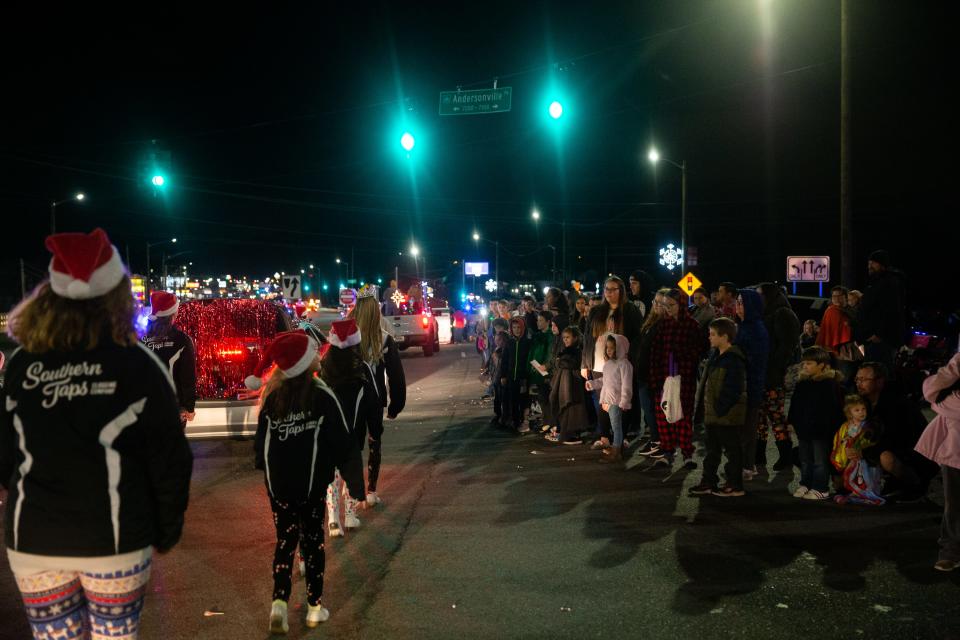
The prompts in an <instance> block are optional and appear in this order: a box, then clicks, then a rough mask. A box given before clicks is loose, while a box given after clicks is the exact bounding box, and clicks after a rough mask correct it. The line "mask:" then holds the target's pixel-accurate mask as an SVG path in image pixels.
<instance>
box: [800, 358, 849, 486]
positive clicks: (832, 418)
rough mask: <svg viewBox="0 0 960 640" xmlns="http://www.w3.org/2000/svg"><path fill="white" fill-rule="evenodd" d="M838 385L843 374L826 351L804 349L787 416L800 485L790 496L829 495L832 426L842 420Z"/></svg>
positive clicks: (841, 396) (841, 389)
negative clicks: (797, 445)
mask: <svg viewBox="0 0 960 640" xmlns="http://www.w3.org/2000/svg"><path fill="white" fill-rule="evenodd" d="M842 384H843V375H842V374H841V373H840V372H839V371H836V370H834V369H833V368H831V367H830V352H829V351H827V350H826V349H824V348H823V347H810V348H809V349H805V350H804V352H803V354H802V355H801V356H800V375H799V376H798V377H797V386H796V388H795V389H794V390H793V399H792V400H791V401H790V412H789V414H788V415H787V424H788V426H789V425H793V429H794V431H795V432H796V434H797V439H798V440H799V441H800V486H799V487H797V490H796V491H795V492H794V493H793V497H794V498H803V499H805V500H827V499H829V498H830V487H829V481H830V470H829V466H830V450H831V443H832V441H833V434H834V433H835V432H836V430H837V427H836V425H838V424H840V423H841V422H842V421H843V411H842V406H843V402H842V398H843V388H842V386H841V385H842Z"/></svg>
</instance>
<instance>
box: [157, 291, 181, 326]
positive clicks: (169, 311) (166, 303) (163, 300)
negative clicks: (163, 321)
mask: <svg viewBox="0 0 960 640" xmlns="http://www.w3.org/2000/svg"><path fill="white" fill-rule="evenodd" d="M179 308H180V301H179V300H177V296H175V295H173V294H172V293H168V292H166V291H152V292H151V293H150V319H151V320H156V319H157V318H166V317H167V316H172V315H175V314H176V313H177V309H179Z"/></svg>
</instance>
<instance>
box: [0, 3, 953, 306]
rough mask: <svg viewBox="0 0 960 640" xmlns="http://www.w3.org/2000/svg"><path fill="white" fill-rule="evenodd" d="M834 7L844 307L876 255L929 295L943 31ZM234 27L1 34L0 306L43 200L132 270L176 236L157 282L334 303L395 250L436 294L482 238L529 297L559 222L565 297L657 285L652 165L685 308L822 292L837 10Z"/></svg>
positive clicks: (51, 22)
mask: <svg viewBox="0 0 960 640" xmlns="http://www.w3.org/2000/svg"><path fill="white" fill-rule="evenodd" d="M299 4H301V5H302V4H304V3H299ZM851 4H852V5H853V7H852V10H851V20H852V27H851V32H852V35H851V41H850V56H851V57H850V65H851V67H850V68H851V74H852V76H851V77H852V99H853V111H852V126H853V129H852V131H853V146H852V149H853V208H854V209H853V210H854V222H855V243H856V244H855V249H856V254H857V265H858V266H857V273H858V277H859V278H860V279H859V280H858V281H857V282H854V283H851V284H853V285H854V286H858V287H861V288H862V287H863V286H864V285H865V282H864V277H865V258H866V255H867V254H868V253H869V251H870V250H872V249H875V248H878V247H883V248H886V249H888V250H890V252H891V253H892V255H893V259H894V262H895V263H896V264H898V265H900V266H901V267H902V268H903V269H904V270H905V271H906V272H907V274H908V276H909V286H910V289H911V291H912V292H913V293H914V295H915V298H919V299H924V300H926V301H933V299H934V296H936V295H937V294H944V293H948V290H947V289H944V288H943V287H944V286H950V285H949V278H950V276H951V275H952V274H955V273H956V270H955V268H954V267H953V261H952V260H950V259H949V255H948V251H949V250H950V249H951V248H952V244H953V243H952V242H950V241H951V240H952V238H953V237H955V233H948V232H947V229H950V228H952V227H954V226H955V223H953V222H951V219H952V218H953V217H954V216H955V214H949V213H948V210H952V209H953V206H952V204H951V203H949V202H948V201H947V198H946V193H947V189H946V187H947V171H948V170H949V168H950V167H949V163H948V161H947V153H948V149H949V150H950V151H952V144H951V142H952V136H951V135H950V134H949V132H948V131H949V129H950V128H949V127H948V126H947V124H946V122H947V120H946V105H947V104H948V102H947V100H946V96H945V94H946V87H947V86H948V85H949V84H951V83H952V82H953V78H954V77H955V72H954V71H953V67H952V62H951V61H950V60H949V59H948V58H946V57H945V56H944V55H943V53H942V51H941V49H943V48H945V47H944V46H943V43H944V41H945V36H946V28H947V24H948V19H947V16H946V8H945V7H944V6H943V5H942V4H940V3H932V2H931V3H922V2H859V3H857V2H854V3H851ZM468 5H469V6H472V7H474V8H472V9H471V8H468ZM229 6H230V10H227V9H224V10H223V11H216V12H210V13H202V12H198V11H210V10H209V9H203V10H198V9H197V8H196V7H190V8H189V9H182V8H181V9H178V8H176V7H175V6H173V5H170V6H164V5H162V4H161V5H153V6H151V7H150V12H149V13H126V12H125V13H119V14H116V13H110V14H108V13H99V14H94V13H91V12H90V9H88V8H87V7H84V8H83V11H82V13H80V12H78V13H77V14H76V15H66V14H56V13H51V12H50V11H49V10H48V11H47V12H45V13H43V14H42V15H41V14H37V15H33V16H24V17H23V18H22V20H20V21H19V22H18V23H13V22H10V23H8V25H7V27H8V29H11V30H14V31H18V32H19V33H18V34H14V35H12V36H11V37H8V38H5V42H4V44H3V45H2V46H3V54H4V61H5V62H4V85H5V88H6V91H5V100H4V103H5V109H4V112H5V116H4V118H3V125H2V139H0V163H2V169H3V170H2V172H0V207H2V211H3V217H2V220H3V222H2V224H3V227H2V229H3V231H2V234H0V237H2V238H3V240H4V242H3V251H2V252H0V302H3V303H4V304H3V305H2V306H3V307H8V306H9V305H10V304H12V303H13V302H15V300H16V298H17V297H18V294H19V289H20V278H19V260H20V259H21V258H22V259H24V260H25V261H26V262H27V264H28V267H29V269H30V273H31V274H39V273H40V272H41V271H42V270H43V269H45V266H46V261H47V259H48V258H47V255H46V253H45V251H44V249H43V237H44V236H45V234H46V233H47V232H48V230H49V203H50V202H51V201H52V200H56V199H62V198H67V197H69V195H70V194H71V193H73V192H75V191H76V190H82V191H84V192H85V193H86V194H87V196H88V199H87V201H86V202H84V203H82V204H76V203H72V202H71V203H67V204H64V205H62V206H61V207H59V208H58V213H57V224H58V230H73V231H79V230H89V229H91V228H93V227H95V226H102V227H104V228H105V229H106V230H107V231H108V233H109V234H110V236H111V238H112V239H113V241H114V243H115V244H116V245H117V246H118V248H119V249H120V250H121V252H129V256H130V260H131V263H132V267H133V270H134V271H142V270H143V268H144V266H145V264H144V262H145V255H144V254H145V250H144V247H145V244H146V243H147V242H158V241H161V240H163V239H165V238H167V237H171V236H176V237H178V239H179V242H178V243H177V245H176V248H175V249H171V248H165V247H163V246H162V245H161V246H157V247H155V248H154V249H153V250H152V259H153V260H155V261H156V262H155V263H154V264H157V265H158V263H159V260H160V254H161V253H162V252H163V251H167V252H168V253H174V252H180V251H189V253H186V254H183V255H181V256H177V257H176V258H172V259H171V263H174V262H175V263H176V264H182V263H183V262H184V261H192V262H193V263H194V266H193V267H191V269H192V271H193V272H194V273H211V274H213V273H220V274H224V273H231V274H234V275H247V276H250V277H262V276H264V275H267V274H272V273H273V272H274V271H280V270H286V271H293V270H298V269H299V268H300V267H305V266H306V265H308V264H309V263H311V262H312V263H314V264H316V265H317V267H318V271H319V273H318V276H319V277H321V278H323V279H324V280H328V281H330V282H331V283H333V282H335V280H336V278H337V270H336V265H335V264H334V258H335V257H338V256H339V257H341V258H342V259H343V260H345V261H349V260H350V254H351V250H352V251H353V253H354V256H355V257H354V262H355V265H354V267H355V271H356V275H357V277H358V279H360V278H367V279H369V278H373V277H376V276H377V275H380V276H387V275H388V274H389V273H390V272H392V271H393V268H394V266H395V265H396V266H398V267H399V270H400V272H401V275H404V274H406V275H411V274H412V273H413V262H412V260H411V259H410V258H409V257H408V256H407V255H406V254H407V252H408V248H409V246H410V244H411V242H412V241H415V242H416V243H417V244H418V246H419V247H420V250H421V252H422V254H423V256H424V257H425V259H426V267H427V270H428V273H429V275H430V276H431V277H442V276H444V275H449V277H451V278H456V279H458V277H457V276H455V274H456V273H458V271H457V270H458V267H455V266H453V265H452V262H453V261H454V260H462V259H464V258H466V259H486V260H489V261H490V262H491V269H492V267H493V265H492V263H493V259H494V255H493V253H494V252H493V246H492V244H487V243H485V242H481V243H480V246H479V247H478V246H477V245H476V244H475V243H474V242H473V240H472V239H471V234H472V232H473V231H474V229H476V230H477V231H478V232H479V233H480V234H481V235H482V236H483V237H484V238H485V239H489V240H498V241H499V242H500V246H501V253H500V272H501V278H502V279H505V280H512V281H518V280H519V279H521V278H522V279H525V280H528V281H529V280H533V279H535V278H546V277H548V276H549V273H550V267H551V250H550V249H549V248H548V247H547V245H548V244H553V245H555V246H556V247H557V254H558V255H557V264H558V267H559V266H560V263H561V262H562V259H561V256H560V255H559V249H560V246H561V233H560V228H561V227H560V224H559V223H560V221H561V220H563V219H566V221H567V265H568V271H570V272H571V275H572V276H573V277H588V278H591V279H592V278H594V277H596V272H597V271H602V270H603V268H604V265H605V264H606V266H607V270H609V271H614V272H618V273H621V274H623V275H626V274H627V273H629V272H630V271H632V270H634V269H637V268H642V269H646V270H647V271H649V272H651V273H654V274H656V275H657V279H658V280H659V281H662V282H668V281H675V280H676V279H677V278H676V277H675V276H674V277H668V276H669V274H667V273H666V272H665V271H664V270H663V269H662V268H661V267H659V266H658V265H657V258H656V254H657V249H658V248H659V247H660V246H663V245H664V244H666V243H667V242H674V243H676V244H679V239H680V172H679V171H678V170H676V169H674V168H672V167H670V166H669V165H665V164H663V163H661V165H660V166H659V167H658V168H657V169H656V170H654V169H653V167H652V166H651V165H650V163H649V162H647V160H646V151H647V149H648V147H649V146H650V144H651V143H655V144H656V145H657V147H658V148H659V150H660V152H661V154H662V155H664V156H665V157H668V158H671V159H674V160H676V161H678V162H679V161H681V160H685V161H686V163H687V165H688V223H687V244H688V246H693V247H696V248H697V251H698V254H699V258H700V266H699V267H697V269H696V270H695V271H696V273H697V274H698V275H699V277H700V278H701V279H702V280H703V281H704V282H705V283H707V284H708V285H709V286H715V285H716V284H717V283H718V282H719V281H721V280H727V279H731V280H734V281H736V282H738V283H755V282H759V281H762V280H774V279H783V277H784V269H785V267H784V262H785V257H786V256H787V255H791V254H803V255H831V256H832V257H833V259H834V271H835V273H836V276H835V277H834V282H836V280H837V278H838V277H839V176H840V169H839V166H840V158H839V156H840V154H839V121H840V117H839V112H840V106H839V104H840V103H839V86H840V3H839V2H838V1H835V0H824V1H809V0H803V1H801V0H769V1H763V0H742V1H741V0H729V1H723V2H597V3H586V2H569V3H548V2H510V3H495V2H484V3H455V4H454V5H450V4H449V3H445V4H443V5H440V4H437V5H435V7H434V6H433V5H428V4H424V3H383V4H381V5H379V6H374V5H373V4H372V3H371V6H370V8H368V9H365V10H358V9H352V10H351V9H346V8H344V7H342V6H328V5H326V4H321V3H312V6H311V7H310V8H303V7H302V6H298V7H297V9H296V10H293V9H289V10H283V9H272V8H271V9H270V10H264V11H265V12H250V11H243V12H237V11H235V10H234V9H235V6H236V5H229ZM144 11H145V10H144ZM495 78H496V79H497V82H498V83H499V86H509V87H512V88H513V108H512V110H511V111H510V112H509V113H503V114H490V115H477V116H459V117H441V116H439V115H438V113H437V107H438V99H439V92H440V91H443V90H454V89H456V88H457V87H462V88H463V89H475V88H482V87H489V86H492V85H493V82H494V79H495ZM553 98H557V99H560V100H561V101H562V102H563V103H564V108H565V115H564V117H563V118H562V119H561V120H560V121H556V122H554V121H551V119H550V118H549V117H548V116H547V105H548V103H549V102H550V100H551V99H553ZM405 128H407V129H409V130H410V131H411V132H413V133H414V135H415V136H416V139H417V146H416V148H415V149H414V152H413V153H412V154H411V157H409V158H407V157H406V155H405V154H404V152H403V150H402V149H401V148H400V145H399V138H400V134H401V133H402V132H403V131H404V129H405ZM153 140H156V145H155V146H156V148H159V149H162V150H166V151H169V152H170V157H171V164H170V167H169V168H168V169H167V171H168V178H169V182H168V186H167V188H166V189H165V190H164V191H163V192H162V195H161V196H160V197H156V196H155V195H154V192H153V189H152V188H151V187H150V186H149V185H147V184H146V179H147V177H146V176H144V175H143V173H142V172H141V164H142V162H143V160H144V158H145V154H146V153H147V152H148V150H149V148H150V147H151V141H153ZM534 204H535V205H536V206H537V207H538V208H539V210H540V211H541V213H542V216H543V219H542V220H541V221H540V223H539V224H534V223H533V221H532V220H531V218H530V211H531V208H532V206H533V205H534ZM400 251H402V252H403V253H404V255H403V256H398V255H397V253H398V252H400ZM420 267H421V269H422V268H423V265H422V264H421V265H420ZM521 270H522V271H521ZM588 270H593V271H594V273H584V272H585V271H588ZM31 282H35V280H31ZM810 290H811V291H813V288H812V287H811V289H810Z"/></svg>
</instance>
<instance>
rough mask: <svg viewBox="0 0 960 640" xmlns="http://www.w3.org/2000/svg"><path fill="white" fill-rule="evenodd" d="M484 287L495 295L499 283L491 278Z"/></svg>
mask: <svg viewBox="0 0 960 640" xmlns="http://www.w3.org/2000/svg"><path fill="white" fill-rule="evenodd" d="M483 286H484V288H485V289H486V290H487V291H489V292H490V293H493V292H494V291H496V290H497V281H496V280H494V279H492V278H491V279H490V280H487V282H486V284H484V285H483Z"/></svg>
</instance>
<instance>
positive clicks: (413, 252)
mask: <svg viewBox="0 0 960 640" xmlns="http://www.w3.org/2000/svg"><path fill="white" fill-rule="evenodd" d="M410 255H412V256H413V257H414V258H416V257H417V256H418V255H420V247H418V246H417V245H411V247H410Z"/></svg>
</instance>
